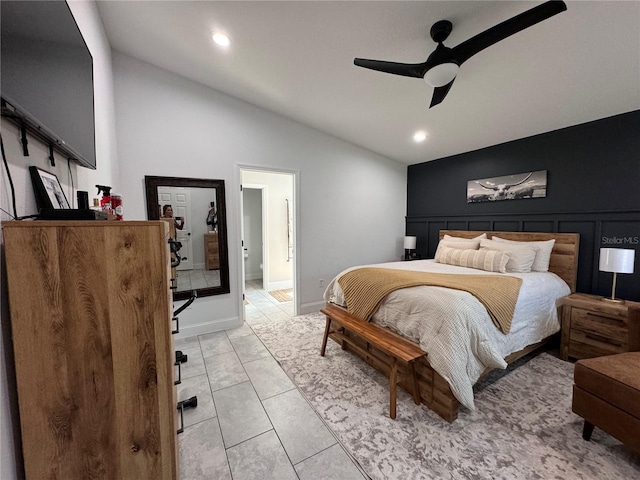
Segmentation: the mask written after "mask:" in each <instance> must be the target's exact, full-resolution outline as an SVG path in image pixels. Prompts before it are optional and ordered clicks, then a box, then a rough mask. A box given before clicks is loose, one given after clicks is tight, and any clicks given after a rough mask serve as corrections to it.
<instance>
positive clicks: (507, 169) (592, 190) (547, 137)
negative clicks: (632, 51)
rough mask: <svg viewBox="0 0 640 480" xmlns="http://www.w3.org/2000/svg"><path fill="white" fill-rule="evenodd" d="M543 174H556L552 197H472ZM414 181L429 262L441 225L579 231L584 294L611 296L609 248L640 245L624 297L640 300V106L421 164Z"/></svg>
mask: <svg viewBox="0 0 640 480" xmlns="http://www.w3.org/2000/svg"><path fill="white" fill-rule="evenodd" d="M535 170H547V196H546V197H545V198H533V199H521V200H505V201H497V202H484V203H467V199H466V198H467V181H469V180H475V179H480V178H487V177H498V176H503V175H510V174H516V173H522V172H530V171H535ZM407 182H408V183H407V219H406V222H407V226H406V231H407V235H416V236H417V237H418V253H420V254H421V255H422V256H423V258H433V255H434V254H435V249H436V247H437V243H438V231H439V230H441V229H457V230H495V231H500V230H502V231H531V232H533V231H541V232H563V233H564V232H577V233H579V234H580V256H579V267H578V291H581V292H589V293H596V294H600V295H610V293H611V283H612V274H611V273H601V272H599V271H598V261H599V249H600V248H601V247H619V248H633V249H635V250H636V261H635V268H634V273H633V274H632V275H626V274H619V275H618V287H617V289H616V293H617V295H616V296H619V297H622V298H627V299H630V300H636V301H640V110H636V111H633V112H630V113H625V114H622V115H616V116H614V117H609V118H605V119H602V120H597V121H594V122H589V123H585V124H581V125H576V126H573V127H568V128H564V129H561V130H556V131H553V132H549V133H544V134H541V135H536V136H533V137H528V138H523V139H520V140H514V141H512V142H508V143H503V144H500V145H494V146H492V147H487V148H483V149H481V150H476V151H473V152H468V153H463V154H460V155H454V156H451V157H446V158H442V159H439V160H434V161H431V162H425V163H420V164H417V165H411V166H409V168H408V180H407Z"/></svg>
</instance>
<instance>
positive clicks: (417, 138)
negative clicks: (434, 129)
mask: <svg viewBox="0 0 640 480" xmlns="http://www.w3.org/2000/svg"><path fill="white" fill-rule="evenodd" d="M426 139H427V132H425V131H423V130H420V131H418V132H416V133H414V134H413V141H414V142H416V143H422V142H424V141H425V140H426Z"/></svg>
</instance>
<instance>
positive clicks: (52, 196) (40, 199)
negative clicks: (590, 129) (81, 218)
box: [29, 167, 71, 210]
mask: <svg viewBox="0 0 640 480" xmlns="http://www.w3.org/2000/svg"><path fill="white" fill-rule="evenodd" d="M29 172H30V173H31V183H33V191H34V192H35V194H36V205H37V206H38V210H42V209H47V208H48V209H52V208H54V209H61V208H71V207H70V206H69V202H68V201H67V197H66V196H65V195H64V192H63V191H62V185H60V180H58V177H56V176H55V175H54V174H53V173H50V172H47V171H46V170H42V169H41V168H38V167H29Z"/></svg>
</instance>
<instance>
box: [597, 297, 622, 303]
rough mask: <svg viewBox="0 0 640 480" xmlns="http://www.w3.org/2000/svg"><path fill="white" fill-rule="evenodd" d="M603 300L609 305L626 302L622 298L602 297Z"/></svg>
mask: <svg viewBox="0 0 640 480" xmlns="http://www.w3.org/2000/svg"><path fill="white" fill-rule="evenodd" d="M601 300H602V301H603V302H609V303H624V300H622V299H621V298H609V297H602V298H601Z"/></svg>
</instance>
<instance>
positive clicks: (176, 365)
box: [173, 362, 182, 385]
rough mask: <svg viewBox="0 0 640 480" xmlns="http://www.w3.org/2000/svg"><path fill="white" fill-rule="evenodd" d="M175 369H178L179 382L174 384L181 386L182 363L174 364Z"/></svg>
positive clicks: (176, 381)
mask: <svg viewBox="0 0 640 480" xmlns="http://www.w3.org/2000/svg"><path fill="white" fill-rule="evenodd" d="M173 365H174V366H175V367H178V380H175V381H174V382H173V384H174V385H180V384H181V383H182V363H181V362H176V363H174V364H173Z"/></svg>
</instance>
